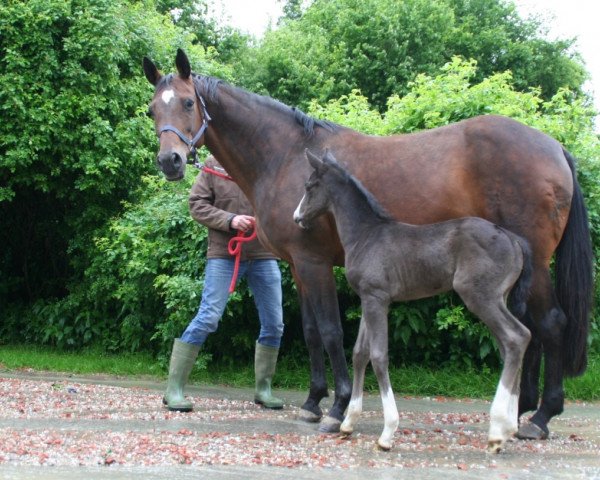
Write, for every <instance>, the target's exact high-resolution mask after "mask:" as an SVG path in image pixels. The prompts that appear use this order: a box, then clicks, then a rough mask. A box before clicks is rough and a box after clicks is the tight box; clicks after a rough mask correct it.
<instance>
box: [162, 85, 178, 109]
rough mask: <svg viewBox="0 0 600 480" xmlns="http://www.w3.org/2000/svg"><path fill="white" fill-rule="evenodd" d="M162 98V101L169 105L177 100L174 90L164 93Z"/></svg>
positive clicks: (170, 89)
mask: <svg viewBox="0 0 600 480" xmlns="http://www.w3.org/2000/svg"><path fill="white" fill-rule="evenodd" d="M160 98H162V101H163V102H165V103H166V104H167V105H168V104H169V102H170V101H171V100H172V99H173V98H175V91H174V90H173V89H172V88H169V89H168V90H165V91H164V92H163V93H162V95H161V96H160Z"/></svg>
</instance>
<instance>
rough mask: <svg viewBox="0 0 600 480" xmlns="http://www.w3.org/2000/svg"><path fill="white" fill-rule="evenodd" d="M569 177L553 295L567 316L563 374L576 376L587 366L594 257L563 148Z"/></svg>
mask: <svg viewBox="0 0 600 480" xmlns="http://www.w3.org/2000/svg"><path fill="white" fill-rule="evenodd" d="M563 153H564V155H565V158H566V160H567V163H568V164H569V168H570V169H571V173H572V175H573V198H572V199H571V210H570V211H569V219H568V220H567V226H566V227H565V231H564V232H563V236H562V239H561V241H560V243H559V244H558V248H557V249H556V261H555V266H554V273H555V278H556V280H555V284H556V296H557V298H558V302H559V304H560V306H561V308H562V309H563V311H564V313H565V315H566V316H567V326H566V328H565V336H564V343H563V348H564V364H563V367H564V372H565V375H568V376H573V377H574V376H577V375H581V374H582V373H583V372H585V369H586V367H587V337H588V329H589V318H590V313H591V310H592V294H593V288H594V279H593V275H594V274H593V269H594V258H593V257H594V255H593V250H592V239H591V236H590V227H589V223H588V214H587V210H586V208H585V204H584V202H583V194H582V193H581V188H580V186H579V182H578V181H577V176H576V173H575V159H574V158H573V157H572V156H571V154H570V153H569V152H567V151H566V150H565V149H564V148H563Z"/></svg>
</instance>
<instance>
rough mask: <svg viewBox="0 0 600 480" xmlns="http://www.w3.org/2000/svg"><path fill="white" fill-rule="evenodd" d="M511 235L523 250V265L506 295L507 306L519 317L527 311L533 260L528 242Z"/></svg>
mask: <svg viewBox="0 0 600 480" xmlns="http://www.w3.org/2000/svg"><path fill="white" fill-rule="evenodd" d="M512 235H513V237H515V241H516V243H518V244H519V247H521V251H522V252H523V267H522V269H521V275H519V278H517V281H516V282H515V284H514V285H513V288H512V290H511V291H510V294H509V296H508V308H509V309H510V311H511V312H512V314H513V315H514V316H515V317H517V318H518V319H521V318H523V315H525V312H526V311H527V300H528V299H529V291H530V290H531V282H532V280H533V261H532V259H531V257H532V254H531V247H530V246H529V242H528V241H527V240H525V239H524V238H523V237H520V236H518V235H516V234H514V233H513V234H512Z"/></svg>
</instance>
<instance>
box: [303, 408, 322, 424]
mask: <svg viewBox="0 0 600 480" xmlns="http://www.w3.org/2000/svg"><path fill="white" fill-rule="evenodd" d="M322 417H323V415H317V414H316V413H314V412H311V411H310V410H305V409H304V408H301V409H300V412H299V413H298V420H302V421H303V422H308V423H318V422H319V421H320V420H321V418H322Z"/></svg>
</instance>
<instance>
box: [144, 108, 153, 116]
mask: <svg viewBox="0 0 600 480" xmlns="http://www.w3.org/2000/svg"><path fill="white" fill-rule="evenodd" d="M146 115H148V116H149V117H150V118H154V112H153V111H152V108H148V111H147V112H146Z"/></svg>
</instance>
